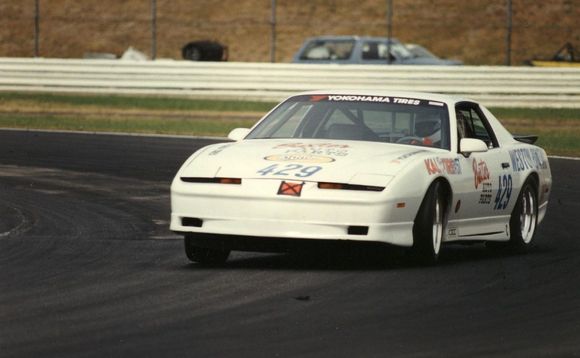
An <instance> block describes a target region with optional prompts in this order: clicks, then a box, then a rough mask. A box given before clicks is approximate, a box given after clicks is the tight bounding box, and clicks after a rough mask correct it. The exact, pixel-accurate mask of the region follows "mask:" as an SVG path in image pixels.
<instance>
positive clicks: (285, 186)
mask: <svg viewBox="0 0 580 358" xmlns="http://www.w3.org/2000/svg"><path fill="white" fill-rule="evenodd" d="M303 186H304V182H301V183H293V182H289V181H283V182H282V183H281V184H280V187H279V188H278V195H288V196H300V195H301V194H302V187H303Z"/></svg>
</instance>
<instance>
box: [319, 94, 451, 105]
mask: <svg viewBox="0 0 580 358" xmlns="http://www.w3.org/2000/svg"><path fill="white" fill-rule="evenodd" d="M324 100H327V101H331V102H375V103H394V104H406V105H410V106H418V105H420V104H421V100H419V99H415V98H402V97H387V96H365V95H313V96H310V101H312V102H320V101H324ZM435 103H438V104H435ZM429 104H430V105H436V106H443V103H439V102H429Z"/></svg>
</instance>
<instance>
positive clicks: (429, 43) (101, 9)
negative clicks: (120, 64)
mask: <svg viewBox="0 0 580 358" xmlns="http://www.w3.org/2000/svg"><path fill="white" fill-rule="evenodd" d="M579 18H580V1H578V0H552V1H546V2H544V1H542V2H539V1H534V0H471V1H465V2H459V1H455V0H405V1H403V0H360V1H356V2H354V1H351V0H309V1H307V0H205V1H191V0H127V1H116V0H83V1H74V0H26V1H22V0H3V1H2V2H0V21H1V22H2V26H0V56H3V57H31V56H37V57H57V58H80V57H83V56H84V55H85V54H86V53H112V54H115V55H120V54H121V53H123V51H125V50H126V49H127V48H128V47H129V46H132V47H134V48H137V49H139V50H141V51H142V52H145V53H147V54H148V55H149V56H150V57H152V58H174V59H179V58H181V48H182V46H183V45H185V44H186V43H188V42H190V41H194V40H214V41H218V42H220V43H222V44H225V45H227V46H228V48H229V59H230V61H251V62H289V61H290V60H291V58H292V55H293V54H294V52H296V51H297V49H298V48H299V47H300V45H301V44H302V42H303V41H304V39H305V38H307V37H310V36H317V35H365V36H388V34H389V33H392V36H393V37H396V38H398V39H399V40H401V41H403V42H411V43H418V44H421V45H423V46H426V47H427V48H429V49H430V50H432V51H433V52H434V53H436V54H437V55H439V56H442V57H445V58H454V59H459V60H462V61H464V62H465V63H466V64H473V65H504V64H506V65H510V64H511V65H521V64H523V63H524V61H525V60H527V59H531V58H534V57H543V58H549V57H551V56H552V55H553V53H554V52H555V51H556V50H557V49H558V48H560V47H561V46H562V45H563V44H564V43H566V42H571V43H572V44H574V45H576V46H578V45H579V44H580V26H578V23H577V21H578V19H579Z"/></svg>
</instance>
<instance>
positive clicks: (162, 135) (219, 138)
mask: <svg viewBox="0 0 580 358" xmlns="http://www.w3.org/2000/svg"><path fill="white" fill-rule="evenodd" d="M0 130H3V131H13V132H38V133H62V134H68V133H70V134H93V135H114V136H120V137H122V136H125V137H148V138H179V139H210V140H229V139H228V138H226V137H211V136H189V135H178V134H148V133H121V132H89V131H62V130H56V129H55V130H52V129H22V128H0ZM548 158H553V159H565V160H577V161H580V158H578V157H565V156H561V155H548Z"/></svg>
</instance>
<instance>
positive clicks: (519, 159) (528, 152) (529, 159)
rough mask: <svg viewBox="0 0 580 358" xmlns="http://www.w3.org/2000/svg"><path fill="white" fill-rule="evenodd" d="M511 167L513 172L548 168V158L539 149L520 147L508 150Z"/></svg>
mask: <svg viewBox="0 0 580 358" xmlns="http://www.w3.org/2000/svg"><path fill="white" fill-rule="evenodd" d="M509 153H510V158H511V161H512V168H513V170H514V171H515V172H521V171H524V170H528V169H548V159H547V158H546V157H544V155H543V153H542V151H541V150H539V149H535V148H520V149H512V150H510V151H509Z"/></svg>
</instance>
